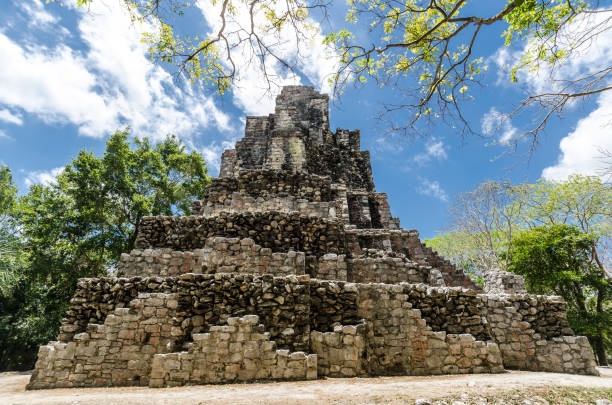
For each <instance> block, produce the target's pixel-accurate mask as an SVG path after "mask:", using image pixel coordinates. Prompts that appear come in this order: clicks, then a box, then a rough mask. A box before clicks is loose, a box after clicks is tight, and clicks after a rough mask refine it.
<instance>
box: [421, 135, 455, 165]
mask: <svg viewBox="0 0 612 405" xmlns="http://www.w3.org/2000/svg"><path fill="white" fill-rule="evenodd" d="M447 158H448V155H447V154H446V148H445V147H444V142H442V141H438V140H437V139H436V138H432V139H431V140H429V141H427V143H426V144H425V152H423V153H419V154H417V155H415V156H414V157H413V160H414V162H415V163H417V164H418V165H421V166H422V165H424V164H426V163H428V162H429V161H431V160H432V159H436V160H439V161H440V160H446V159H447Z"/></svg>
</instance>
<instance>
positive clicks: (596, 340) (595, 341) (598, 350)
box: [591, 334, 608, 367]
mask: <svg viewBox="0 0 612 405" xmlns="http://www.w3.org/2000/svg"><path fill="white" fill-rule="evenodd" d="M591 345H592V346H593V350H594V352H595V357H596V358H597V364H599V366H600V367H603V366H607V365H608V359H607V357H606V348H605V346H604V341H603V336H601V334H598V335H597V336H593V337H592V338H591Z"/></svg>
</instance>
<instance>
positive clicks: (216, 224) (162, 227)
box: [136, 211, 345, 256]
mask: <svg viewBox="0 0 612 405" xmlns="http://www.w3.org/2000/svg"><path fill="white" fill-rule="evenodd" d="M214 236H223V237H229V238H252V239H253V240H254V241H255V243H257V244H258V245H260V246H262V247H266V248H270V249H272V251H274V252H283V251H284V252H287V251H289V250H293V249H295V250H298V251H302V252H304V253H305V254H307V255H315V256H321V255H323V254H325V253H342V252H344V250H345V247H344V246H345V244H344V232H343V229H342V224H341V223H340V222H339V221H333V220H326V219H322V218H316V217H304V216H300V215H299V214H298V213H282V212H274V211H271V212H256V213H240V214H230V213H221V214H220V215H219V216H218V217H216V218H204V217H199V216H193V215H192V216H186V217H144V218H143V219H142V220H141V223H140V227H139V233H138V237H137V239H136V247H137V248H139V249H147V248H171V249H175V250H193V249H201V248H203V247H204V245H205V243H206V240H207V239H208V238H212V237H214Z"/></svg>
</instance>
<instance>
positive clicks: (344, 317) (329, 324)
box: [310, 280, 362, 332]
mask: <svg viewBox="0 0 612 405" xmlns="http://www.w3.org/2000/svg"><path fill="white" fill-rule="evenodd" d="M358 297H359V294H358V285H357V284H353V283H346V282H342V281H325V280H310V314H311V315H310V329H311V330H318V331H321V332H331V331H333V330H334V325H336V324H342V325H356V324H358V323H360V322H361V321H362V320H361V317H360V316H359V315H358V314H357V309H358V304H357V300H358Z"/></svg>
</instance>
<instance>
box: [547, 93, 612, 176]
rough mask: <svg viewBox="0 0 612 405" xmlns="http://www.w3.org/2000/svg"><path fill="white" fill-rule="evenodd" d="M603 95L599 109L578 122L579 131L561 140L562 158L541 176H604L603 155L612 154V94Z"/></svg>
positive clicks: (575, 130) (598, 104)
mask: <svg viewBox="0 0 612 405" xmlns="http://www.w3.org/2000/svg"><path fill="white" fill-rule="evenodd" d="M610 93H611V92H608V93H604V94H602V95H601V96H600V97H599V99H598V103H597V108H596V109H595V110H593V111H592V112H591V113H590V114H589V115H587V116H586V117H585V118H583V119H581V120H580V121H578V124H577V125H576V129H574V130H573V131H572V132H570V133H569V135H567V136H566V137H565V138H563V139H562V140H561V143H560V144H559V148H560V149H561V154H560V156H559V159H558V161H557V162H556V164H554V165H553V166H550V167H547V168H545V169H544V171H543V172H542V177H544V178H545V179H548V180H564V179H566V178H567V177H568V176H569V175H571V174H584V175H591V176H597V175H603V173H602V169H603V167H602V165H603V160H602V159H601V156H602V153H603V152H608V153H610V152H612V94H610Z"/></svg>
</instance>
